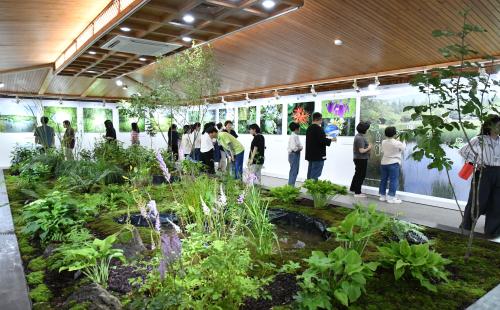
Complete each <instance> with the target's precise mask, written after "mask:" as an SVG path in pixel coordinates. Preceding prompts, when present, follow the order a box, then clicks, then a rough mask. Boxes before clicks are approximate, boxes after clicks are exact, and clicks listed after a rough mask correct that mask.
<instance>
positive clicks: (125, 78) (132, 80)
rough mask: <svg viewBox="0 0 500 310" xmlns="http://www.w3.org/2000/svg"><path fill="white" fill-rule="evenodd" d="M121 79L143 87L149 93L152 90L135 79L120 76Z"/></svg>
mask: <svg viewBox="0 0 500 310" xmlns="http://www.w3.org/2000/svg"><path fill="white" fill-rule="evenodd" d="M122 78H123V79H124V80H126V81H130V82H131V83H132V84H136V85H139V86H140V87H144V88H145V89H147V90H149V91H151V90H153V89H152V88H151V87H149V86H147V85H146V84H144V83H141V82H139V81H137V80H136V79H134V78H132V77H130V76H128V75H124V76H122Z"/></svg>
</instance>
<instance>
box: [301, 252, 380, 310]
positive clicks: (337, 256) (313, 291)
mask: <svg viewBox="0 0 500 310" xmlns="http://www.w3.org/2000/svg"><path fill="white" fill-rule="evenodd" d="M305 261H306V262H307V264H308V268H307V269H306V270H305V271H304V273H303V274H301V275H300V276H298V277H297V278H298V279H299V280H300V281H301V282H300V283H299V286H300V288H301V291H300V292H299V293H298V295H297V296H296V297H295V299H296V300H297V302H298V304H299V306H300V308H302V309H310V310H312V309H333V303H334V300H335V299H336V300H338V301H339V302H340V303H341V304H342V305H344V306H346V307H347V306H349V304H351V303H353V302H355V301H356V300H358V298H359V297H360V296H361V294H362V293H363V292H364V291H365V284H366V279H367V278H370V277H371V276H372V275H373V272H374V271H375V270H376V269H377V266H378V263H375V262H370V263H364V262H363V260H362V259H361V256H360V255H359V254H358V252H356V251H354V250H350V249H344V248H342V247H338V248H336V249H335V250H334V251H332V252H330V253H329V254H328V256H327V255H326V254H325V253H323V252H321V251H313V252H312V255H311V257H309V258H308V259H305Z"/></svg>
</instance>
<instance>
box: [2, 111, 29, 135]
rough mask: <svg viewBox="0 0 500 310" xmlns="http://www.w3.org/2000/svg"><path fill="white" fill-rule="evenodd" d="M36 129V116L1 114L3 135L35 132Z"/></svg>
mask: <svg viewBox="0 0 500 310" xmlns="http://www.w3.org/2000/svg"><path fill="white" fill-rule="evenodd" d="M35 128H36V117H35V116H28V115H3V114H0V132H1V133H20V132H33V131H35Z"/></svg>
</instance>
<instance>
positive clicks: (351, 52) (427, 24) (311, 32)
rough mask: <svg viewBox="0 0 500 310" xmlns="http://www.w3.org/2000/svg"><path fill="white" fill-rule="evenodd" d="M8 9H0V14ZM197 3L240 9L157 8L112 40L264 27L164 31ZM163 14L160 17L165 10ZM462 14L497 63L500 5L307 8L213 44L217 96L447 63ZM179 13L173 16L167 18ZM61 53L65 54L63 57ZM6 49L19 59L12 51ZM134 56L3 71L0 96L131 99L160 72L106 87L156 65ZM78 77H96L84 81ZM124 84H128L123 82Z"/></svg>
mask: <svg viewBox="0 0 500 310" xmlns="http://www.w3.org/2000/svg"><path fill="white" fill-rule="evenodd" d="M4 2H5V1H3V2H0V9H1V8H2V7H1V6H2V5H3V3H4ZM7 2H10V1H7ZM13 2H14V1H12V3H13ZM27 2H34V1H27ZM47 2H51V3H54V2H53V1H47ZM66 2H82V3H83V2H94V1H88V0H87V1H66ZM106 2H107V1H106ZM198 2H204V3H205V4H206V3H210V4H217V3H218V4H221V3H225V4H226V7H224V6H222V7H221V6H219V5H217V8H218V10H222V11H223V10H226V9H227V8H228V7H229V6H230V3H236V2H238V1H231V0H209V1H193V0H192V1H180V0H179V1H177V0H168V1H167V0H152V1H151V2H150V3H149V4H147V5H146V6H145V7H143V8H142V9H141V10H139V11H138V12H136V13H134V14H133V15H132V16H131V17H130V18H128V19H127V20H125V21H124V22H123V23H122V24H120V25H117V26H116V27H115V28H113V29H110V33H109V34H108V36H109V35H111V36H113V35H115V34H118V33H120V34H123V32H122V31H120V30H119V28H120V27H123V26H126V27H130V28H132V31H131V32H130V33H128V34H126V35H129V36H137V37H142V38H147V39H153V40H164V41H170V42H177V43H180V41H179V38H180V37H182V36H184V35H189V36H191V37H193V38H196V39H200V40H211V39H212V38H214V37H215V36H216V35H218V36H220V35H221V34H216V33H215V32H218V33H224V32H227V31H231V30H232V29H233V30H235V27H236V24H237V23H243V21H244V20H245V19H244V18H243V16H246V18H250V21H251V18H254V19H255V18H258V15H255V14H249V13H248V12H244V13H241V14H236V15H234V16H232V18H230V17H228V18H227V19H224V20H223V21H210V20H214V19H215V16H216V14H217V12H212V11H210V10H208V9H207V11H193V12H194V13H193V15H195V17H196V20H197V23H195V24H194V25H193V28H189V29H186V28H180V29H177V32H174V31H173V29H171V25H170V24H169V25H165V23H167V24H168V22H170V21H174V20H176V19H178V18H179V16H180V15H179V14H180V13H179V12H181V11H182V7H183V6H186V5H187V4H191V5H195V3H198ZM239 2H241V3H243V2H244V3H249V2H258V1H250V0H246V1H242V0H240V1H239ZM16 3H17V2H16ZM186 3H187V4H186ZM254 4H255V3H254ZM233 5H234V4H233ZM158 6H160V7H162V8H163V9H159V8H158ZM249 8H250V9H251V8H252V7H249ZM464 8H470V9H471V13H470V19H471V20H470V23H473V24H478V25H481V26H482V27H484V28H486V29H487V30H488V32H487V33H486V34H481V35H473V36H471V37H470V40H469V43H470V44H471V45H472V46H473V47H474V48H475V49H477V50H479V51H480V52H481V53H483V54H491V55H496V56H500V0H419V1H408V0H385V1H379V0H305V1H304V6H303V7H302V8H301V9H299V10H297V11H295V12H292V13H289V14H286V15H284V16H281V17H278V18H276V19H273V20H270V21H267V22H265V23H261V24H257V25H255V26H253V27H250V28H247V29H244V30H242V31H239V32H237V33H234V34H231V35H229V36H226V37H224V38H221V39H219V40H216V41H215V42H214V43H213V46H214V48H215V52H216V57H217V61H218V63H219V67H220V70H219V74H220V76H221V78H222V81H223V83H222V88H221V93H222V94H225V93H234V92H245V91H252V90H259V89H266V88H278V87H279V86H283V85H290V84H297V83H314V81H319V80H330V79H331V80H334V79H344V78H345V79H347V78H350V77H356V76H363V75H370V74H372V75H375V74H377V73H381V72H386V71H393V70H400V69H401V70H402V69H405V68H414V67H425V66H428V65H433V64H439V63H445V62H448V61H449V60H447V59H444V58H442V56H441V55H440V54H439V52H438V51H437V50H438V48H439V47H442V46H443V45H446V44H449V43H450V42H451V41H450V40H449V39H445V38H433V37H432V36H431V32H432V30H434V29H446V28H448V29H452V30H453V29H458V28H459V27H460V25H461V22H462V21H461V19H460V17H459V15H458V12H459V11H460V10H463V9H464ZM11 9H12V8H10V9H9V10H11ZM33 9H34V8H31V10H33ZM174 9H175V10H176V11H175V12H170V11H172V10H174ZM222 11H220V12H222ZM2 14H4V15H5V14H6V13H5V12H4V10H0V16H4V15H2ZM31 14H35V13H34V12H31ZM11 15H12V14H11ZM25 15H26V14H25ZM174 15H175V17H173V16H174ZM229 16H231V15H229ZM146 19H148V20H146ZM164 21H165V22H164ZM209 21H210V22H209ZM2 22H3V20H2V21H0V25H1V23H2ZM198 23H199V24H198ZM202 24H205V26H204V27H202V29H203V30H205V31H197V30H196V29H195V28H194V27H197V28H198V26H199V25H202ZM9 28H10V26H9ZM9 28H4V27H2V28H1V29H0V33H2V31H3V32H8V31H9ZM83 28H84V26H81V28H80V30H81V29H83ZM207 29H208V31H206V30H207ZM76 33H78V31H76ZM141 35H142V36H141ZM335 39H341V40H342V41H343V42H344V44H343V45H342V46H336V45H335V44H334V42H333V41H334V40H335ZM27 42H28V41H23V44H24V45H25V46H20V47H18V49H17V50H18V51H19V53H20V55H24V54H22V51H23V50H29V49H33V48H37V49H39V47H38V46H36V47H33V46H32V44H29V45H28V44H27ZM33 42H37V41H33ZM102 42H103V41H102V40H101V41H100V42H99V43H98V44H97V45H96V46H93V47H92V50H95V51H96V52H97V54H96V55H93V56H95V58H100V57H101V58H102V57H104V56H105V55H108V54H107V53H108V52H107V51H101V50H100V49H99V48H98V46H99V44H101V43H102ZM37 44H38V43H37ZM33 45H36V44H33ZM184 46H185V45H184ZM65 47H66V46H62V47H61V48H60V50H59V52H61V50H62V49H64V48H65ZM10 48H11V49H12V53H13V55H15V53H16V47H15V46H12V47H10ZM3 51H4V47H3V46H2V44H0V56H1V55H3V53H4V52H3ZM89 56H91V55H89ZM55 57H57V55H55ZM85 57H86V58H85ZM138 57H139V56H138V55H132V54H130V55H127V54H124V55H122V54H120V53H116V54H115V55H108V56H105V59H104V60H103V61H102V62H101V63H102V66H101V67H99V65H98V67H96V68H95V69H96V70H92V67H89V66H91V65H93V66H94V67H95V65H94V64H95V59H92V58H89V57H88V56H84V58H85V59H87V60H85V59H84V58H79V59H78V60H77V62H76V63H78V61H80V62H81V65H83V66H80V67H75V68H77V69H78V68H79V69H80V71H78V72H80V74H75V73H74V71H73V72H72V73H70V71H67V72H65V74H71V75H78V76H77V77H74V76H59V75H58V76H52V75H51V69H48V68H37V69H34V70H31V71H26V72H21V73H20V72H6V73H3V74H2V72H1V70H0V82H2V81H3V82H4V83H5V84H6V87H5V88H4V89H3V90H2V89H0V92H3V93H5V92H7V93H16V92H17V93H23V92H27V91H26V90H29V91H30V92H32V91H34V92H35V93H41V94H45V95H64V94H69V95H73V96H83V97H88V98H93V97H107V98H116V97H126V96H129V95H131V94H132V93H133V91H134V90H135V89H136V87H137V85H138V83H143V84H146V85H147V84H148V83H149V82H150V81H151V79H152V77H153V75H154V72H155V65H154V64H150V65H148V66H145V67H143V68H141V69H138V70H136V71H134V72H132V73H129V74H126V75H124V76H123V77H122V78H123V79H124V82H125V83H126V84H127V85H128V86H129V88H128V89H125V90H124V89H122V88H120V87H117V86H116V85H115V84H114V82H113V81H112V80H109V79H105V78H112V77H114V76H117V74H118V75H122V74H125V73H126V72H128V70H134V69H136V68H139V67H140V66H143V65H145V64H148V63H150V62H152V58H147V60H146V61H139V60H138ZM28 58H29V56H28ZM8 61H11V62H12V61H18V62H19V66H26V65H29V64H27V62H28V60H26V59H24V57H14V56H13V58H11V60H8ZM30 61H32V62H30V64H40V63H44V62H46V60H43V61H42V60H30ZM52 61H53V60H52ZM124 62H125V64H124V65H123V66H120V67H119V68H121V69H123V70H116V69H119V68H115V69H113V70H111V71H109V72H107V73H105V74H102V75H101V76H99V77H97V75H99V74H100V73H102V71H98V70H97V69H101V70H102V69H104V70H109V69H111V68H113V67H112V66H117V65H120V64H123V63H124ZM0 68H11V66H9V65H5V64H4V60H3V59H2V58H0ZM81 69H85V70H86V71H88V70H90V71H96V72H100V73H97V74H92V73H90V74H88V72H86V73H85V72H82V70H81ZM403 71H404V70H403ZM108 73H109V74H108ZM127 76H128V77H130V78H132V79H127V78H125V77H127ZM382 83H383V82H382ZM347 84H348V83H347ZM347 84H346V85H347ZM351 84H352V83H351ZM37 87H38V88H37Z"/></svg>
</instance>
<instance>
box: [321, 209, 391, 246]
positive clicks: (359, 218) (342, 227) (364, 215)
mask: <svg viewBox="0 0 500 310" xmlns="http://www.w3.org/2000/svg"><path fill="white" fill-rule="evenodd" d="M386 223H387V217H386V216H385V215H384V214H383V213H380V212H377V211H376V210H375V206H374V205H372V206H370V207H368V208H363V207H361V206H356V209H355V210H354V211H352V212H351V213H349V214H348V215H347V216H346V217H345V218H344V220H343V221H342V222H340V224H339V225H338V226H333V227H330V228H328V231H329V232H332V233H334V234H335V238H336V240H337V241H339V242H341V243H342V246H343V247H344V248H346V249H354V250H355V251H356V252H358V253H359V254H360V255H362V254H363V251H364V250H365V248H366V245H367V244H368V242H369V241H370V238H371V237H372V236H373V235H374V234H376V233H378V232H380V231H381V230H382V229H383V228H384V226H385V225H386Z"/></svg>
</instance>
